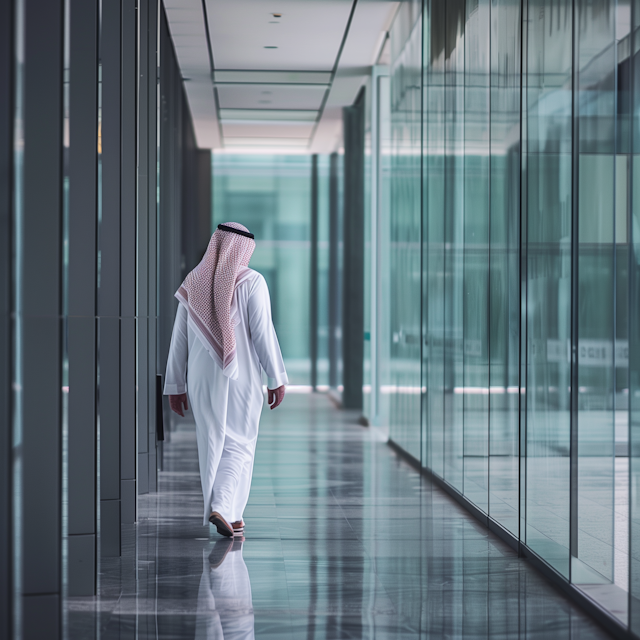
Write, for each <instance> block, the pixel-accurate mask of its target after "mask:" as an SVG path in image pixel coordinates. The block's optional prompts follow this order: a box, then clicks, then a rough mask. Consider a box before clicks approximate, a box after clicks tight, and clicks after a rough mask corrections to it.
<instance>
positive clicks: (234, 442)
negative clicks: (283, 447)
mask: <svg viewBox="0 0 640 640" xmlns="http://www.w3.org/2000/svg"><path fill="white" fill-rule="evenodd" d="M247 271H248V272H250V273H246V272H245V273H244V275H243V278H242V281H241V282H240V284H239V285H238V286H237V287H236V289H235V292H234V294H233V295H234V299H233V303H232V316H235V321H236V322H237V324H236V326H235V336H236V357H237V358H238V378H237V379H236V380H231V379H230V378H228V377H227V376H225V375H224V374H223V373H222V369H221V368H220V366H219V365H218V364H216V363H215V362H214V361H213V358H212V357H211V355H209V352H208V351H207V349H206V348H205V345H203V343H202V342H201V340H200V338H199V337H198V335H197V333H196V332H195V331H194V329H193V328H192V326H191V322H190V321H189V320H188V313H187V310H186V308H185V307H184V306H183V305H182V304H180V305H178V312H177V313H176V320H175V323H174V325H173V335H172V336H171V347H170V349H169V359H168V362H167V373H166V381H165V386H164V393H165V395H177V394H180V393H188V395H189V401H190V407H191V410H192V411H193V416H194V418H195V422H196V438H197V442H198V462H199V465H200V480H201V484H202V495H203V498H204V518H203V524H207V522H208V520H209V515H210V513H211V512H212V511H217V512H218V513H220V515H222V517H223V518H225V520H226V521H227V522H229V523H231V522H238V521H240V520H242V514H243V512H244V508H245V507H246V505H247V500H248V499H249V489H250V488H251V474H252V472H253V458H254V454H255V448H256V441H257V438H258V424H259V421H260V413H261V411H262V406H263V404H264V393H263V390H262V370H264V371H265V373H266V374H267V376H268V386H269V388H270V389H276V388H278V387H280V386H281V385H283V384H287V383H288V379H287V373H286V371H285V367H284V362H283V360H282V353H281V351H280V345H279V344H278V338H277V336H276V332H275V329H274V327H273V322H272V320H271V301H270V299H269V289H268V287H267V283H266V282H265V279H264V278H263V277H262V275H260V274H259V273H258V272H257V271H253V270H251V269H248V270H247ZM239 280H240V278H239Z"/></svg>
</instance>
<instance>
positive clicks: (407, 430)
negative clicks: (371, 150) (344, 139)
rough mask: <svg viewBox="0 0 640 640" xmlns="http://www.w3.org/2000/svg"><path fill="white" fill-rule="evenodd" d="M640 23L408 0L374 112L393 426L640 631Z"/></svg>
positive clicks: (563, 9)
mask: <svg viewBox="0 0 640 640" xmlns="http://www.w3.org/2000/svg"><path fill="white" fill-rule="evenodd" d="M639 20H640V6H637V3H633V2H631V0H575V1H571V0H553V1H551V0H525V1H524V2H520V1H516V0H448V1H447V2H444V1H443V0H424V2H423V3H422V5H421V6H420V4H416V3H415V2H404V3H402V4H401V6H400V8H399V11H398V14H397V16H396V18H395V22H394V24H393V25H392V28H391V63H390V68H389V73H390V98H389V105H390V111H389V115H388V116H385V110H384V109H377V110H375V117H377V118H378V119H379V122H377V123H372V125H371V126H372V128H373V127H378V129H380V130H383V129H384V127H386V126H388V127H389V128H390V136H389V140H388V143H386V146H385V144H383V145H382V147H381V149H380V151H379V154H380V158H379V162H380V166H383V164H384V162H385V154H386V155H388V156H389V158H390V160H389V175H388V177H385V179H384V180H383V182H382V184H383V185H384V186H385V189H387V191H388V193H389V198H388V201H384V204H383V206H384V207H386V213H383V214H380V215H379V219H380V220H384V219H388V220H389V223H388V224H389V233H388V237H389V238H390V247H389V251H388V253H385V252H384V251H381V252H380V254H379V258H380V262H381V267H380V269H379V270H378V271H379V273H378V275H376V276H375V277H376V278H377V279H378V283H377V287H378V288H377V289H376V290H377V291H379V296H380V298H381V299H380V300H378V301H377V305H378V307H377V308H378V309H385V308H388V309H389V310H390V311H389V313H390V321H389V324H390V326H389V330H388V331H387V330H385V329H384V328H383V327H385V323H384V322H383V321H382V320H380V321H379V327H380V328H379V329H378V335H377V336H376V338H375V339H376V340H377V341H378V343H379V344H380V345H382V346H379V348H378V349H377V353H378V354H380V355H378V356H377V358H378V361H377V363H374V364H373V365H372V367H373V369H376V367H377V369H379V370H380V374H379V377H378V382H377V385H378V388H377V389H373V390H372V394H375V393H376V392H377V393H379V395H380V397H381V398H384V397H385V394H386V395H387V396H388V398H389V401H388V402H387V403H386V405H385V403H384V401H383V400H381V402H380V406H381V407H386V408H385V409H384V411H382V412H381V417H382V419H383V420H384V421H385V422H386V424H387V426H388V428H389V434H390V438H391V440H393V441H394V442H395V443H396V444H397V445H399V446H400V447H402V448H403V449H404V450H405V451H407V452H408V453H409V454H411V456H412V457H413V458H416V459H419V461H420V463H421V465H422V466H423V467H425V468H427V469H429V470H430V471H431V472H432V473H433V474H434V475H435V476H436V478H437V480H438V481H439V482H441V483H444V484H445V485H446V486H447V487H448V488H449V490H453V491H457V492H459V493H460V494H462V495H463V496H464V497H465V498H466V499H467V500H468V501H469V502H470V503H472V504H473V506H474V507H475V508H476V509H478V510H479V511H480V512H481V513H483V514H485V516H484V517H486V518H487V520H488V521H492V522H493V524H494V526H498V527H499V528H501V529H502V530H503V531H504V534H505V535H506V536H511V537H512V539H513V540H514V541H516V540H519V541H520V542H521V543H524V544H525V545H526V550H527V551H526V553H528V554H535V555H536V556H537V557H538V558H539V559H541V560H542V561H543V562H544V563H545V564H546V566H547V569H548V570H549V571H552V572H555V573H556V574H558V575H559V576H560V577H562V578H564V579H566V580H567V581H568V582H570V583H572V584H573V585H576V588H578V589H579V590H580V591H581V593H582V594H583V595H586V596H587V597H589V598H592V599H594V600H595V601H597V602H598V603H599V604H600V605H601V606H602V607H604V608H605V609H606V610H607V611H608V612H609V613H610V614H611V616H612V617H613V618H614V619H617V620H618V621H619V622H621V623H623V624H624V625H629V626H630V627H631V628H632V630H633V631H634V633H638V632H640V607H639V606H638V604H637V602H638V601H637V598H638V596H640V569H638V567H640V563H639V560H640V526H639V525H638V522H640V519H639V516H638V513H639V509H640V504H638V498H637V494H638V492H637V485H638V481H637V477H638V468H639V466H638V464H637V457H638V455H640V446H639V445H638V442H640V436H639V435H638V434H640V429H638V428H637V423H638V418H637V415H638V411H639V410H640V409H639V408H638V406H636V405H637V404H638V400H637V398H638V397H640V383H639V382H638V380H640V375H639V370H640V341H639V340H638V337H637V334H638V331H637V327H638V325H639V323H640V317H639V316H640V313H639V310H640V309H639V307H638V303H639V300H638V298H639V295H640V293H639V291H638V282H640V278H639V275H640V272H639V271H638V264H640V260H639V259H638V258H637V254H638V252H640V249H638V247H640V244H638V242H639V241H638V236H640V223H638V211H640V208H639V207H638V205H637V202H638V200H639V199H640V195H639V194H638V193H637V190H638V188H639V185H640V172H639V170H638V168H637V167H638V164H637V162H634V159H635V156H634V152H635V149H636V148H638V147H639V146H640V136H639V135H638V124H639V123H638V115H639V106H638V105H639V104H640V101H639V100H637V99H636V98H637V96H638V92H639V90H640V75H639V74H638V71H637V70H638V69H640V66H638V65H636V59H637V52H638V50H639V49H640V39H638V36H637V28H638V21H639ZM372 113H374V112H373V111H372ZM385 118H386V121H385ZM385 215H386V218H385ZM368 229H369V227H368ZM368 233H370V232H368ZM418 239H420V242H418ZM381 274H390V275H389V276H388V277H389V278H390V282H389V283H388V286H386V285H385V276H383V275H381ZM371 311H372V313H373V312H374V311H375V310H374V309H373V307H372V310H371ZM365 339H366V337H365ZM371 339H372V340H373V339H374V338H371ZM385 351H386V352H388V353H389V354H390V355H389V365H388V372H383V369H384V368H385V367H386V364H385V362H384V358H383V357H382V354H384V353H385ZM370 357H371V358H373V357H374V356H373V355H371V356H370ZM385 376H386V377H388V382H387V383H386V384H384V383H383V379H385ZM371 380H372V382H373V381H374V380H375V379H374V378H371ZM629 612H630V613H629Z"/></svg>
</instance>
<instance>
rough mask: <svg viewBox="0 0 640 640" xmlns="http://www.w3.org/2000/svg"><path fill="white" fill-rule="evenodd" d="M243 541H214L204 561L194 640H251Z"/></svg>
mask: <svg viewBox="0 0 640 640" xmlns="http://www.w3.org/2000/svg"><path fill="white" fill-rule="evenodd" d="M243 543H244V538H235V539H228V538H227V539H222V540H218V541H217V542H216V545H215V547H214V548H213V551H212V552H211V555H210V556H209V559H208V560H207V559H206V558H205V559H204V561H203V569H202V578H201V580H200V589H199V591H198V614H197V618H196V640H253V638H254V637H255V636H254V627H253V603H252V601H251V582H250V581H249V572H248V571H247V565H245V563H244V558H243V557H242V545H243Z"/></svg>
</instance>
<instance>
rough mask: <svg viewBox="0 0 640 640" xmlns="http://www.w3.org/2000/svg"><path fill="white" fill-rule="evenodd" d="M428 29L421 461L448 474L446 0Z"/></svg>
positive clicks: (434, 9)
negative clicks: (424, 400)
mask: <svg viewBox="0 0 640 640" xmlns="http://www.w3.org/2000/svg"><path fill="white" fill-rule="evenodd" d="M428 7H429V8H428V13H427V14H426V17H425V20H427V22H425V29H424V34H425V35H424V60H425V62H424V64H425V68H424V76H423V77H424V80H423V81H424V107H423V110H424V116H423V117H424V142H423V144H424V152H423V153H424V162H423V168H424V176H423V184H424V187H423V188H424V198H423V203H424V212H423V215H424V217H425V221H424V229H425V237H424V246H423V251H424V254H425V258H424V261H425V263H426V265H427V274H426V278H425V283H424V301H423V309H424V311H423V313H424V315H425V316H426V324H427V334H426V337H425V345H426V346H425V350H424V352H425V355H426V359H425V360H426V361H425V365H424V372H425V380H426V387H427V407H426V410H425V412H424V416H425V422H426V426H427V427H428V431H427V437H426V438H425V442H426V443H427V451H426V455H425V457H424V458H423V460H425V461H426V465H427V466H428V467H429V468H430V469H431V470H432V471H433V472H434V473H436V474H437V475H439V476H441V477H444V398H445V386H444V342H445V329H444V327H445V319H444V304H443V302H444V202H445V189H444V184H445V181H444V175H445V172H444V168H445V155H444V147H445V127H444V122H445V88H444V87H445V70H444V58H445V43H444V37H443V34H444V25H445V21H444V11H443V6H442V3H440V2H439V1H438V0H432V1H430V2H429V3H428Z"/></svg>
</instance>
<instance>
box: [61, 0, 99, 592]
mask: <svg viewBox="0 0 640 640" xmlns="http://www.w3.org/2000/svg"><path fill="white" fill-rule="evenodd" d="M98 10H99V7H98V2H97V0H71V4H70V34H69V35H70V37H69V43H70V48H69V56H70V65H69V67H70V68H69V167H68V171H69V245H68V246H69V266H68V316H69V317H68V331H67V349H68V371H69V396H68V421H69V423H68V440H67V441H68V453H67V464H68V467H67V468H68V483H67V486H68V572H69V573H68V584H69V595H71V596H90V595H94V594H95V593H96V583H97V580H96V577H97V576H96V570H97V562H96V550H97V525H96V523H97V502H96V471H97V466H96V452H97V447H96V443H97V433H96V386H97V375H96V373H97V368H96V284H97V282H96V280H97V279H96V265H97V245H96V239H97V235H96V232H97V222H98Z"/></svg>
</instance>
